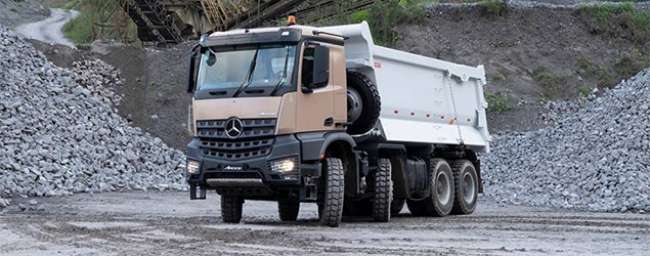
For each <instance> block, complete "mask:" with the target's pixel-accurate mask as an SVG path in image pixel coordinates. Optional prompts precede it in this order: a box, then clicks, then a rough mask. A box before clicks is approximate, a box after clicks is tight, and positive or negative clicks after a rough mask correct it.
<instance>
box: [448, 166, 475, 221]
mask: <svg viewBox="0 0 650 256" xmlns="http://www.w3.org/2000/svg"><path fill="white" fill-rule="evenodd" d="M451 168H452V169H453V172H454V181H455V188H456V189H455V191H456V192H455V200H454V207H453V209H452V211H451V213H452V214H458V215H460V214H471V213H473V212H474V209H476V203H477V202H478V190H479V184H478V175H477V174H476V168H474V165H473V164H472V162H470V161H468V160H458V161H454V162H453V163H452V166H451ZM465 175H471V177H472V178H471V181H472V182H471V183H473V184H469V185H471V186H473V189H467V188H466V186H467V185H468V184H466V182H465ZM466 193H471V194H472V195H471V196H469V198H471V199H470V200H466V199H467V197H466Z"/></svg>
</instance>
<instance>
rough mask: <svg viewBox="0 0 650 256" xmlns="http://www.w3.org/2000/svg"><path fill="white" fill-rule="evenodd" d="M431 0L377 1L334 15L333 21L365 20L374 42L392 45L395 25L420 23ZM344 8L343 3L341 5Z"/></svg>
mask: <svg viewBox="0 0 650 256" xmlns="http://www.w3.org/2000/svg"><path fill="white" fill-rule="evenodd" d="M433 2H435V1H433V0H386V1H377V2H375V3H374V4H373V5H372V6H370V8H368V9H365V10H361V11H357V12H354V13H352V14H350V15H341V16H338V17H335V18H334V20H333V23H336V24H347V23H358V22H362V21H367V22H368V24H369V25H370V28H371V29H372V34H373V39H374V40H375V43H376V44H379V45H384V46H394V45H395V44H396V43H397V41H398V40H399V34H398V33H397V31H396V30H395V26H398V25H400V24H406V23H420V22H422V21H424V19H425V17H426V10H425V8H424V7H425V6H426V5H427V4H430V3H433ZM342 8H345V4H343V5H342Z"/></svg>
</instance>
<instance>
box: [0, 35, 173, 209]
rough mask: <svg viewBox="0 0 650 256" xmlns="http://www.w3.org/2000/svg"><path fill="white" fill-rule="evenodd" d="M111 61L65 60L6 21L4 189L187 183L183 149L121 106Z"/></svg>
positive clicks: (1, 77)
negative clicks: (133, 122)
mask: <svg viewBox="0 0 650 256" xmlns="http://www.w3.org/2000/svg"><path fill="white" fill-rule="evenodd" d="M106 66H107V65H105V64H104V63H100V62H87V63H80V64H78V65H76V66H75V69H74V71H70V70H67V69H63V68H59V67H57V66H55V65H53V64H52V63H50V62H48V61H47V59H46V58H45V57H44V55H43V54H41V53H40V52H38V51H37V50H35V49H34V48H33V47H32V46H31V44H29V43H28V42H27V41H25V40H24V38H22V37H21V36H18V35H17V34H16V33H14V32H13V31H10V30H8V29H7V28H5V27H3V26H0V145H2V146H1V147H0V197H5V198H8V197H13V196H57V195H68V194H71V193H77V192H104V191H121V190H147V189H156V190H167V189H174V190H184V189H185V184H184V176H183V172H182V169H183V166H184V159H185V156H184V154H183V153H182V152H180V151H178V150H175V149H172V148H169V147H168V146H167V145H165V144H164V143H163V142H162V141H161V140H160V139H159V138H155V137H153V136H151V135H149V134H148V133H146V132H144V131H142V130H141V129H139V128H134V127H130V126H129V124H128V123H127V121H126V120H124V119H122V118H121V117H120V116H119V115H118V114H117V113H116V111H115V110H114V109H113V107H114V106H115V105H114V104H116V103H117V102H119V99H118V98H119V97H117V96H116V95H114V94H113V93H112V91H110V90H105V89H102V88H100V87H101V85H102V84H105V83H111V82H114V81H115V80H116V79H117V77H115V75H113V74H108V75H101V74H98V73H97V72H99V73H101V72H102V71H111V69H109V67H106ZM88 67H90V68H88ZM93 67H101V69H102V70H99V71H97V70H94V69H93ZM111 72H112V71H111ZM80 84H81V85H80ZM84 86H86V87H84ZM116 99H117V102H116ZM6 204H7V201H6V200H3V199H1V198H0V207H2V206H3V205H6Z"/></svg>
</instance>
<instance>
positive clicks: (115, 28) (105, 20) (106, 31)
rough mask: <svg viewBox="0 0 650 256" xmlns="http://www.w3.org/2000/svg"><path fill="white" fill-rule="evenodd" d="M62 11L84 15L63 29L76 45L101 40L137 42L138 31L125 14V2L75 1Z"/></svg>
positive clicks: (103, 0)
mask: <svg viewBox="0 0 650 256" xmlns="http://www.w3.org/2000/svg"><path fill="white" fill-rule="evenodd" d="M61 8H66V9H76V10H78V11H79V12H80V14H79V15H78V16H77V17H76V18H75V19H73V20H71V21H69V22H68V23H66V24H65V25H64V26H63V33H64V34H65V36H66V37H68V38H70V40H72V41H73V42H75V43H76V44H88V43H92V42H93V41H95V40H97V39H108V40H117V41H121V42H125V43H133V42H136V41H137V34H136V31H137V28H136V26H135V24H134V23H133V22H132V21H131V19H130V18H129V17H128V16H127V15H126V13H125V12H123V11H122V7H121V1H105V0H71V1H68V2H66V3H64V5H63V6H61Z"/></svg>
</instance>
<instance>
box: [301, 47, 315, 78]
mask: <svg viewBox="0 0 650 256" xmlns="http://www.w3.org/2000/svg"><path fill="white" fill-rule="evenodd" d="M315 53H316V49H315V48H313V47H306V48H305V51H304V52H303V56H302V85H303V86H305V87H310V86H311V84H312V83H313V81H314V54H315Z"/></svg>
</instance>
